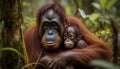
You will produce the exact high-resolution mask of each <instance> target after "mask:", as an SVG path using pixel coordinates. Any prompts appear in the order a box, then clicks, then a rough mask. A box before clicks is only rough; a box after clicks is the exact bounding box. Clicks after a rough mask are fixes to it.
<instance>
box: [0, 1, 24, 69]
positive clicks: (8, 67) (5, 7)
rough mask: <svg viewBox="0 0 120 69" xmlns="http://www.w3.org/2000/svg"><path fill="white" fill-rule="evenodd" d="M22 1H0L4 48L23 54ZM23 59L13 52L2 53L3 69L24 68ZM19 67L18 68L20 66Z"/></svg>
mask: <svg viewBox="0 0 120 69" xmlns="http://www.w3.org/2000/svg"><path fill="white" fill-rule="evenodd" d="M20 3H21V0H0V7H1V16H2V17H1V19H2V21H3V23H4V27H3V31H2V43H3V47H12V48H15V49H17V50H18V51H20V52H22V41H21V38H22V37H21V35H20V29H21V22H20V21H21V8H20V7H21V4H20ZM20 62H21V59H20V57H18V55H17V54H16V53H14V52H11V51H9V52H8V51H6V52H2V57H1V62H0V63H1V67H2V69H17V68H19V67H20V66H22V64H23V63H20ZM17 65H18V66H19V67H18V66H17Z"/></svg>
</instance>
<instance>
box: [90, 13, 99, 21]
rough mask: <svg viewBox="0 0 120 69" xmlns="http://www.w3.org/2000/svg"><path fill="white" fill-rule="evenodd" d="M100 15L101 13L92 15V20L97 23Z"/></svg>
mask: <svg viewBox="0 0 120 69" xmlns="http://www.w3.org/2000/svg"><path fill="white" fill-rule="evenodd" d="M99 16H100V14H99V13H93V14H91V15H90V17H89V18H90V20H92V21H95V20H96V19H97V18H99Z"/></svg>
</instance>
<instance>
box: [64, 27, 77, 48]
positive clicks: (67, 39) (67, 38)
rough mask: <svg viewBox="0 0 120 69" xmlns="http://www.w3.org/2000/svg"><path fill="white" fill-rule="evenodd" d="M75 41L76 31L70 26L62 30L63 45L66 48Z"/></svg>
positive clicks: (73, 44)
mask: <svg viewBox="0 0 120 69" xmlns="http://www.w3.org/2000/svg"><path fill="white" fill-rule="evenodd" d="M76 42H77V37H76V31H75V29H74V28H73V27H72V26H68V27H67V28H66V29H65V32H64V46H65V48H67V49H71V48H73V47H74V46H75V43H76Z"/></svg>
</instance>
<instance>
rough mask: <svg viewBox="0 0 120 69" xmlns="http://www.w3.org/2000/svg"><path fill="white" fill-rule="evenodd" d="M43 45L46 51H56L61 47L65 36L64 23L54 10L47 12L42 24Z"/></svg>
mask: <svg viewBox="0 0 120 69" xmlns="http://www.w3.org/2000/svg"><path fill="white" fill-rule="evenodd" d="M40 33H41V34H42V35H41V37H42V38H41V44H42V45H43V47H44V48H45V49H48V50H56V49H58V48H59V47H60V44H61V42H62V38H61V36H62V34H63V23H62V22H61V20H60V17H59V16H58V14H57V13H55V12H54V11H53V10H49V11H48V12H46V13H45V14H44V15H43V17H42V18H41V23H40Z"/></svg>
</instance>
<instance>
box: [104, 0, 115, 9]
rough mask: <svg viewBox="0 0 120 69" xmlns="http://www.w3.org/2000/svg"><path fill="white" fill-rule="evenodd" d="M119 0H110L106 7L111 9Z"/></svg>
mask: <svg viewBox="0 0 120 69" xmlns="http://www.w3.org/2000/svg"><path fill="white" fill-rule="evenodd" d="M116 1H117V0H108V1H107V5H106V9H107V10H108V9H110V8H111V7H112V6H113V5H114V4H115V3H116Z"/></svg>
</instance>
